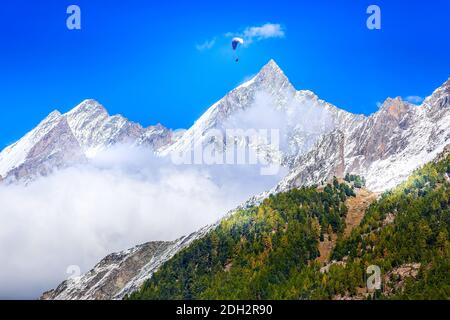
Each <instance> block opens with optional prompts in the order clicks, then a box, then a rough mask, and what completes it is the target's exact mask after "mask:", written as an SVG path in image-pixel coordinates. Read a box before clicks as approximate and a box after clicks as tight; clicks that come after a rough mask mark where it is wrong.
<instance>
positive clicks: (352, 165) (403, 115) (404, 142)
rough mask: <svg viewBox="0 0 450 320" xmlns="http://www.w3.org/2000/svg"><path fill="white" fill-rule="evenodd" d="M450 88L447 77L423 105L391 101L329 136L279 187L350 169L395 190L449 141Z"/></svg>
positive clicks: (371, 183) (372, 184)
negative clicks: (395, 187)
mask: <svg viewBox="0 0 450 320" xmlns="http://www.w3.org/2000/svg"><path fill="white" fill-rule="evenodd" d="M449 90H450V89H449V81H447V82H446V83H444V85H443V86H442V87H440V88H439V89H437V90H436V91H435V92H434V93H433V94H432V95H431V96H430V97H428V98H427V99H426V100H425V101H424V103H423V104H422V105H420V106H415V105H412V104H409V103H407V102H405V101H402V100H401V99H400V98H395V99H390V98H389V99H387V100H386V101H385V103H384V104H383V105H382V107H381V108H380V110H379V111H378V112H376V113H374V114H373V115H371V116H370V117H367V118H365V119H363V121H361V122H360V123H358V124H356V125H355V126H349V127H347V128H343V129H342V130H340V131H339V133H337V132H336V131H335V132H331V133H329V134H327V135H325V136H324V137H323V138H322V140H320V141H319V142H318V143H317V144H316V146H315V147H314V148H313V149H312V150H311V151H310V152H309V153H307V154H305V155H300V156H299V157H297V159H296V160H295V161H294V163H293V165H292V170H291V172H290V174H289V175H288V176H287V177H286V178H285V179H284V180H283V181H282V182H281V183H280V184H279V185H278V186H277V187H276V188H275V190H276V191H282V190H286V189H289V188H292V187H295V186H300V185H305V184H306V185H308V184H314V183H319V182H320V181H322V180H328V179H330V178H332V177H333V176H337V177H343V175H344V174H345V173H354V174H358V175H360V176H364V177H365V178H366V181H367V187H368V188H369V189H371V190H372V191H385V190H388V189H390V188H393V187H394V186H396V185H397V184H398V183H400V182H402V181H403V180H404V179H406V177H408V176H409V175H410V174H411V172H412V171H413V170H415V169H416V168H418V167H420V166H422V165H423V164H425V163H427V162H429V161H431V160H433V159H434V158H435V157H436V155H438V154H439V153H440V152H442V150H443V149H444V147H445V146H446V145H447V144H448V143H450V91H449Z"/></svg>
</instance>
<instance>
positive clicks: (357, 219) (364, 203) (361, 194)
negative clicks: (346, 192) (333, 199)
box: [344, 189, 377, 238]
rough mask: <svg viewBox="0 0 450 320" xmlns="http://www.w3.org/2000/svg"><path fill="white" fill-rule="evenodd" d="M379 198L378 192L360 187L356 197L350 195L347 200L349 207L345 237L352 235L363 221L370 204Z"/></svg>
mask: <svg viewBox="0 0 450 320" xmlns="http://www.w3.org/2000/svg"><path fill="white" fill-rule="evenodd" d="M376 199H377V194H376V193H372V192H370V191H368V190H366V189H360V190H359V191H358V194H357V195H356V197H350V198H348V199H347V201H346V202H345V205H346V206H347V208H348V213H347V216H346V217H345V230H344V238H347V237H348V236H350V234H351V232H352V230H353V229H355V228H356V227H357V226H359V224H360V223H361V220H362V219H363V218H364V214H365V212H366V210H367V208H369V206H370V204H371V203H372V202H374V201H375V200H376Z"/></svg>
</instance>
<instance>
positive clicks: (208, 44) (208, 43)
mask: <svg viewBox="0 0 450 320" xmlns="http://www.w3.org/2000/svg"><path fill="white" fill-rule="evenodd" d="M215 44H216V38H214V39H212V40H206V41H205V42H203V43H201V44H197V45H196V46H195V47H196V48H197V50H198V51H204V50H210V49H212V48H213V47H214V45H215Z"/></svg>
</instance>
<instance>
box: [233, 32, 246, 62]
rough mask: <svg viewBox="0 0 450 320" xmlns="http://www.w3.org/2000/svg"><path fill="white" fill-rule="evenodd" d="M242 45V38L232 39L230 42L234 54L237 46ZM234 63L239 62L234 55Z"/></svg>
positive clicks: (237, 57)
mask: <svg viewBox="0 0 450 320" xmlns="http://www.w3.org/2000/svg"><path fill="white" fill-rule="evenodd" d="M243 44H244V39H242V38H237V37H236V38H233V40H231V47H232V48H233V51H234V52H236V50H237V48H238V46H239V45H243ZM235 60H236V62H239V56H238V55H237V54H236V58H235Z"/></svg>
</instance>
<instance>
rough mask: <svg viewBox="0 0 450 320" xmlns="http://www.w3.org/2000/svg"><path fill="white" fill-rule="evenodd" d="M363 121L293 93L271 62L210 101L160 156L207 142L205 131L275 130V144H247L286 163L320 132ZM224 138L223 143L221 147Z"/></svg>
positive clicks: (302, 93)
mask: <svg viewBox="0 0 450 320" xmlns="http://www.w3.org/2000/svg"><path fill="white" fill-rule="evenodd" d="M363 119H365V117H364V116H362V115H354V114H351V113H349V112H346V111H344V110H341V109H338V108H337V107H335V106H333V105H331V104H329V103H327V102H325V101H323V100H321V99H319V98H318V97H317V96H316V95H315V94H314V93H312V92H311V91H308V90H302V91H297V90H296V89H295V88H294V87H293V86H292V84H291V83H290V82H289V79H288V78H287V77H286V75H285V74H284V73H283V71H282V70H281V69H280V67H279V66H278V65H277V64H276V63H275V61H273V60H271V61H269V63H268V64H267V65H265V66H264V67H263V68H262V69H261V71H260V72H259V73H258V74H257V75H256V76H255V77H254V78H253V79H251V80H249V81H248V82H246V83H244V84H242V85H240V86H239V87H237V88H236V89H234V90H232V91H231V92H229V93H228V94H227V95H226V96H225V97H223V98H222V99H221V100H219V101H218V102H217V103H215V104H214V105H212V106H211V107H210V108H209V109H208V110H207V111H206V112H205V113H204V114H203V115H202V116H201V117H200V118H199V119H198V120H197V121H196V122H195V124H194V125H193V126H192V127H191V128H190V129H189V130H187V132H186V133H185V134H184V135H183V136H182V137H181V138H180V139H179V140H178V141H177V142H175V143H174V144H173V145H171V146H169V147H168V148H167V149H165V150H164V151H163V154H170V153H172V152H175V153H186V152H190V151H191V150H192V149H193V148H194V147H196V146H199V145H202V146H203V147H204V146H207V145H210V144H212V143H214V142H217V141H211V137H210V135H208V133H209V132H210V131H212V130H215V131H221V132H223V135H224V136H227V132H226V129H242V130H251V129H255V130H258V129H278V130H279V131H280V135H281V143H280V146H279V148H277V149H276V150H274V148H271V147H270V145H267V142H266V141H263V142H258V143H253V144H251V143H249V142H248V141H238V142H237V144H240V145H242V144H246V145H245V147H249V148H251V149H253V150H255V151H256V152H257V153H258V154H261V156H263V157H264V158H266V159H269V161H270V162H276V163H279V164H282V165H284V166H289V165H290V163H291V162H292V161H293V159H294V158H295V157H296V156H298V155H299V154H304V153H305V152H307V151H309V150H310V149H311V148H312V147H313V146H314V144H315V143H316V142H317V140H318V139H319V138H320V137H321V136H322V135H324V134H326V133H329V132H331V131H333V130H335V129H343V128H348V127H354V126H355V125H357V124H358V123H360V122H361V121H363ZM226 142H227V140H225V141H223V145H224V146H225V147H224V150H220V149H219V150H218V151H219V152H221V151H225V150H226V149H227V145H226Z"/></svg>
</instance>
